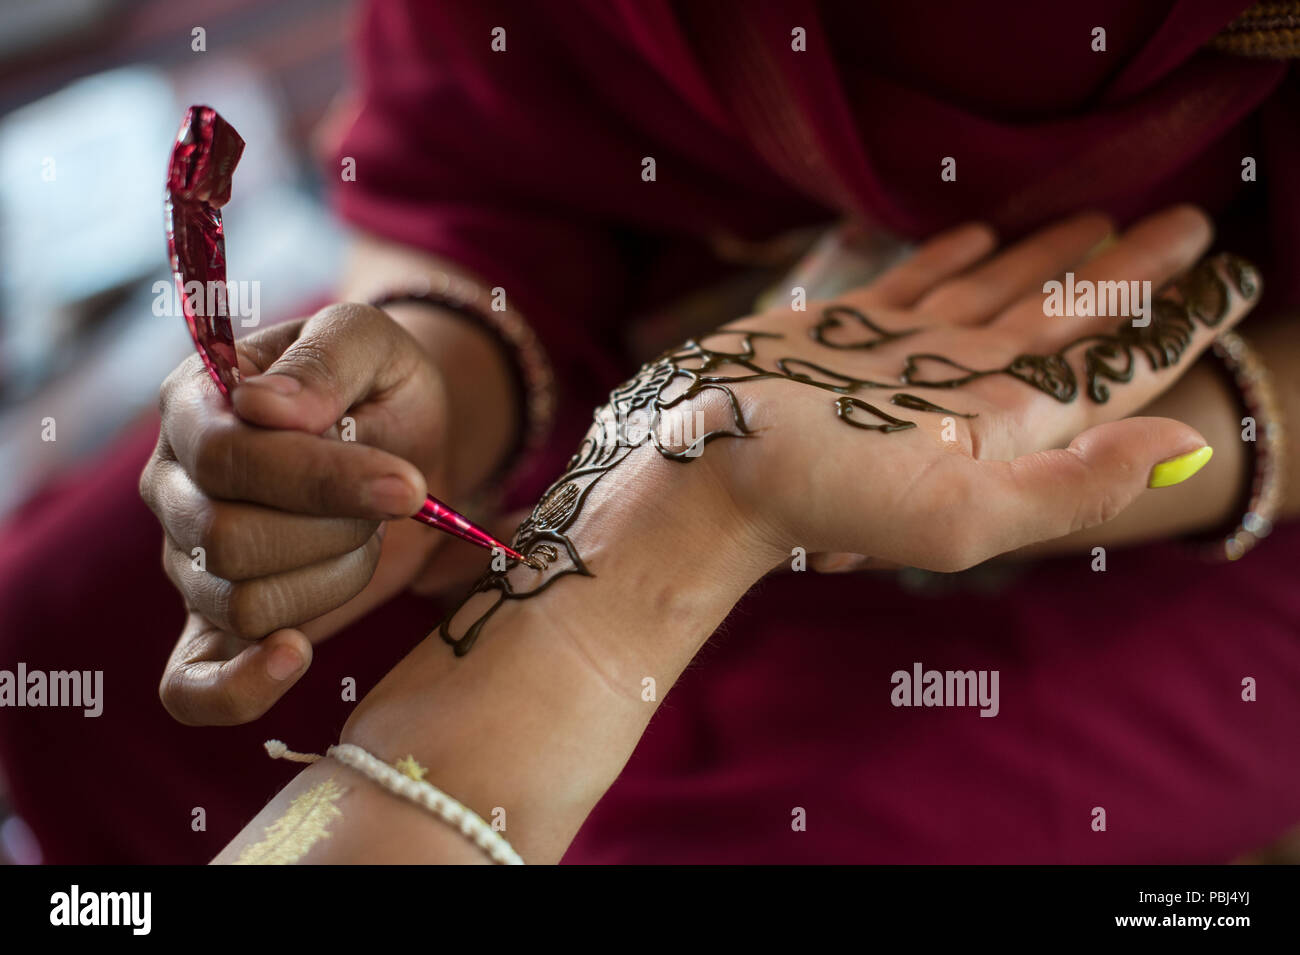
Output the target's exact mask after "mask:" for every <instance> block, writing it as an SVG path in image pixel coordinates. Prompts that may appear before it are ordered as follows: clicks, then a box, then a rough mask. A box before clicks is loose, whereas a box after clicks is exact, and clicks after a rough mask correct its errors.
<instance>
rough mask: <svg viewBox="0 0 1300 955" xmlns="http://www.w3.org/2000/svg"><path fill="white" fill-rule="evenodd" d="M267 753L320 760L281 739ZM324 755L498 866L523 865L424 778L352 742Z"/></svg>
mask: <svg viewBox="0 0 1300 955" xmlns="http://www.w3.org/2000/svg"><path fill="white" fill-rule="evenodd" d="M264 745H265V746H266V752H267V753H268V754H269V755H270V757H271V758H272V759H288V760H292V761H294V762H298V763H314V762H316V761H317V760H319V759H320V758H321V757H320V756H317V755H316V754H315V753H295V752H294V751H293V750H291V749H289V747H287V746H285V745H284V743H282V742H280V741H279V740H278V739H270V740H267V741H266V743H265V744H264ZM325 755H326V756H328V757H330V758H332V759H336V760H338V761H339V762H340V763H342V764H343V765H345V766H348V767H350V768H351V769H355V770H356V771H357V772H359V773H361V774H362V775H363V776H366V777H368V778H370V779H372V780H374V781H375V782H376V783H378V784H379V785H380V786H382V787H384V788H385V789H387V790H388V791H389V792H391V793H394V794H395V795H398V796H402V797H403V798H405V799H409V800H410V801H411V802H413V803H415V804H416V805H417V806H422V807H424V808H425V809H427V810H429V812H431V813H433V814H434V815H435V816H437V817H438V818H439V819H441V820H442V821H443V822H445V823H447V824H448V825H450V826H453V827H454V828H456V829H458V830H460V832H461V834H462V835H464V836H465V837H466V838H467V839H469V840H470V841H471V842H473V843H474V845H476V846H478V847H479V848H480V849H482V850H483V851H484V852H485V853H486V854H487V857H488V858H489V859H491V860H492V861H493V862H495V863H497V864H498V865H523V864H524V860H523V859H521V858H520V857H519V853H517V852H515V850H514V849H513V848H512V847H511V845H510V843H509V842H507V841H506V840H505V837H504V836H502V835H501V833H499V832H497V831H496V830H494V829H493V828H492V827H491V826H489V825H488V824H487V823H486V822H484V821H483V819H482V817H481V816H479V815H478V813H476V812H474V810H472V809H470V808H468V807H467V806H462V805H461V804H460V803H458V802H457V801H456V800H454V799H452V798H451V797H450V796H448V795H447V794H446V793H444V792H443V791H442V790H440V789H438V788H437V787H436V786H433V785H431V784H429V783H427V782H425V781H424V780H422V779H413V778H412V777H410V776H407V775H406V774H404V773H401V772H399V771H398V770H396V769H394V768H393V767H392V766H389V765H388V764H387V763H385V762H384V761H383V760H381V759H379V758H378V757H376V756H373V755H371V754H370V753H368V752H366V750H364V749H362V748H361V747H360V746H355V745H353V744H352V743H339V744H338V745H337V746H331V747H330V748H329V749H327V750H326V751H325Z"/></svg>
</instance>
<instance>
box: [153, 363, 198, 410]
mask: <svg viewBox="0 0 1300 955" xmlns="http://www.w3.org/2000/svg"><path fill="white" fill-rule="evenodd" d="M199 374H207V369H205V368H204V367H203V362H202V361H201V360H200V359H199V356H198V355H190V356H189V357H188V358H186V359H185V360H184V361H183V362H181V363H180V364H179V365H177V366H176V367H175V368H173V369H172V370H171V373H170V374H169V375H168V376H167V377H166V378H164V379H163V383H162V387H160V388H159V389H158V412H159V414H161V415H162V417H163V420H164V421H165V420H166V419H167V416H168V414H170V412H171V410H172V409H173V408H174V407H175V405H176V399H177V397H178V396H179V394H180V393H181V392H182V391H184V390H186V389H187V388H189V387H191V386H192V384H193V382H194V380H195V377H196V376H197V375H199Z"/></svg>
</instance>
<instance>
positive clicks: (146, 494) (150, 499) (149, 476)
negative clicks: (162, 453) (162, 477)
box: [136, 451, 158, 514]
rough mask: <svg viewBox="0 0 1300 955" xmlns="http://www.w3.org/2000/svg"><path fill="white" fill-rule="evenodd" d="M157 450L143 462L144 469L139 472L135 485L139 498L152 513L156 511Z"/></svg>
mask: <svg viewBox="0 0 1300 955" xmlns="http://www.w3.org/2000/svg"><path fill="white" fill-rule="evenodd" d="M157 486H158V452H157V451H155V452H154V453H153V455H152V456H151V457H150V458H149V460H148V461H147V462H145V466H144V470H143V471H141V472H140V481H139V483H138V484H137V486H136V490H137V491H139V494H140V499H141V500H142V501H144V503H145V505H146V506H147V507H148V508H149V510H151V511H153V512H154V514H157V513H158V490H157Z"/></svg>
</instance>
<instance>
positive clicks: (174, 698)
mask: <svg viewBox="0 0 1300 955" xmlns="http://www.w3.org/2000/svg"><path fill="white" fill-rule="evenodd" d="M158 699H159V701H160V702H161V703H162V705H163V709H165V710H166V711H167V712H168V713H169V714H170V715H171V717H172V719H174V720H176V722H178V723H183V724H185V725H186V726H193V725H195V720H194V717H193V701H192V700H191V698H190V694H189V692H188V690H187V687H186V683H185V679H184V674H183V672H182V671H181V670H180V669H179V668H178V667H174V666H171V665H168V667H167V669H166V670H164V671H163V675H162V680H160V681H159V683H158Z"/></svg>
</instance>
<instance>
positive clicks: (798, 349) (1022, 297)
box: [673, 207, 1260, 571]
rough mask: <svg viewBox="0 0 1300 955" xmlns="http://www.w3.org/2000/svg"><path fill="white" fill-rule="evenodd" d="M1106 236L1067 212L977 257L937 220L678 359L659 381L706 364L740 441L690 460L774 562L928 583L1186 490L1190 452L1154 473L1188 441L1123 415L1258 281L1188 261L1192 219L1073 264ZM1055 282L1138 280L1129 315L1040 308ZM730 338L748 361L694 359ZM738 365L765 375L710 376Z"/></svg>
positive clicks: (1159, 220)
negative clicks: (842, 286)
mask: <svg viewBox="0 0 1300 955" xmlns="http://www.w3.org/2000/svg"><path fill="white" fill-rule="evenodd" d="M1108 228H1109V226H1108V223H1107V222H1106V220H1105V219H1103V218H1101V217H1099V216H1082V217H1078V218H1075V219H1072V220H1069V221H1067V222H1065V223H1062V224H1060V225H1057V226H1054V227H1052V228H1049V229H1046V230H1044V231H1042V232H1040V233H1038V234H1036V235H1034V236H1032V237H1030V238H1028V239H1026V240H1024V241H1023V242H1021V243H1019V244H1018V245H1016V246H1014V247H1012V248H1010V249H1008V250H1006V251H1004V252H1002V253H1000V254H999V255H997V256H995V257H993V258H988V259H986V256H987V255H988V253H989V252H990V250H991V249H992V247H993V238H992V236H991V234H990V233H989V232H988V230H986V229H984V228H982V227H979V226H970V227H965V228H960V229H956V230H954V231H952V232H950V233H947V234H945V235H942V236H939V237H938V238H936V239H934V240H932V241H931V242H928V243H927V244H926V245H924V246H923V247H922V248H921V249H920V250H919V251H918V252H917V253H916V254H915V255H914V256H913V257H912V258H911V259H909V260H908V261H907V262H905V263H903V264H901V265H900V266H898V267H896V268H894V269H892V270H891V271H889V272H888V273H886V274H884V275H883V276H881V278H880V279H878V280H877V281H875V282H873V283H872V284H871V285H869V286H867V287H865V288H862V289H859V290H855V291H853V292H850V293H848V294H846V295H844V296H842V297H841V298H839V299H836V300H835V301H834V302H821V303H810V304H809V306H808V311H807V312H806V313H804V312H790V311H774V312H769V313H766V314H762V315H758V316H754V317H752V318H749V319H746V320H744V321H741V322H736V323H733V324H732V325H731V326H728V328H729V329H731V330H732V331H730V332H729V333H727V334H715V335H713V336H711V337H709V338H707V339H704V340H702V341H701V343H700V346H701V347H699V348H696V349H694V350H692V349H691V348H689V347H687V348H683V349H680V350H678V352H676V353H675V355H676V357H675V358H674V359H673V361H674V363H675V364H676V365H677V367H679V368H683V369H699V368H701V367H702V366H703V365H705V364H713V363H714V362H716V364H715V365H714V367H711V368H709V369H708V370H705V371H700V372H699V375H700V377H699V379H698V381H699V382H700V383H701V384H705V383H708V382H712V383H713V384H716V385H717V386H718V387H719V388H724V389H726V391H727V392H729V393H731V394H733V395H734V396H735V398H736V400H737V405H736V408H735V411H736V412H738V413H739V415H740V417H734V416H733V415H732V412H731V409H726V410H725V412H724V413H722V414H720V413H719V409H718V408H717V407H716V405H717V404H718V399H721V398H722V397H723V394H722V392H721V391H717V390H713V391H712V398H711V399H709V400H711V401H712V402H713V403H714V407H713V408H712V410H711V412H710V416H709V417H708V418H707V421H708V427H709V428H710V429H722V430H730V431H738V430H740V428H739V425H740V423H741V422H742V420H743V423H744V425H745V426H747V427H749V428H751V429H753V430H754V432H755V434H754V437H753V438H750V439H746V440H733V441H728V442H726V444H727V445H728V447H727V450H726V451H725V452H723V453H717V452H714V451H713V449H712V448H710V449H709V450H706V451H705V453H704V455H703V459H704V460H706V461H707V460H710V459H712V460H714V462H715V466H718V467H721V468H723V469H724V480H725V481H726V483H727V485H728V487H729V488H730V489H731V491H732V493H733V495H734V496H735V498H736V500H737V501H738V502H739V505H740V507H741V509H742V511H743V512H744V513H747V514H748V515H750V519H752V520H753V521H754V522H756V523H757V524H760V525H762V526H764V527H765V528H766V534H767V536H768V538H769V539H770V540H771V541H772V542H773V544H774V546H775V547H776V548H778V549H779V550H780V551H781V552H783V553H784V554H785V555H786V556H788V555H789V553H790V552H791V550H792V549H793V548H794V547H796V546H798V547H803V548H805V550H806V551H807V552H809V553H815V552H829V554H830V555H832V556H831V557H830V558H829V560H828V561H827V563H829V564H831V565H832V567H833V566H834V564H835V563H836V562H838V563H840V565H841V566H843V563H844V559H843V556H842V555H845V554H864V555H867V556H868V558H870V559H872V560H875V561H879V562H887V563H898V564H906V565H911V566H916V567H921V568H926V569H930V570H939V571H954V570H960V569H962V568H965V567H969V566H971V565H973V564H975V563H978V562H980V561H982V560H985V559H987V558H989V557H992V556H995V555H997V554H1000V553H1004V552H1007V551H1010V550H1013V549H1016V548H1019V547H1021V546H1024V545H1027V544H1031V543H1034V542H1037V541H1042V540H1047V539H1051V538H1055V537H1059V536H1062V535H1065V534H1068V533H1071V532H1073V531H1077V530H1080V529H1082V528H1086V527H1090V526H1094V525H1097V524H1100V523H1103V522H1105V521H1107V520H1109V519H1110V518H1112V517H1114V516H1115V515H1117V514H1118V513H1119V512H1120V511H1122V510H1123V509H1124V508H1126V507H1127V506H1128V505H1129V504H1130V503H1131V502H1132V501H1133V500H1134V499H1135V498H1136V497H1137V495H1139V494H1140V493H1142V491H1143V490H1144V489H1145V488H1147V487H1148V486H1149V485H1153V484H1154V485H1159V484H1160V483H1162V482H1172V481H1174V480H1178V481H1181V480H1183V479H1185V478H1186V477H1189V476H1190V475H1191V474H1192V473H1194V471H1195V469H1196V467H1198V466H1199V465H1202V464H1204V463H1205V461H1204V458H1205V457H1206V455H1207V454H1208V452H1200V453H1199V454H1198V455H1196V456H1194V457H1193V458H1191V459H1190V460H1185V461H1183V462H1182V463H1181V464H1180V465H1173V466H1165V465H1164V464H1163V462H1168V461H1171V460H1173V459H1177V458H1180V457H1183V456H1185V455H1188V454H1190V453H1193V452H1198V451H1199V449H1201V448H1202V447H1203V446H1204V445H1205V441H1204V440H1203V439H1202V437H1201V436H1200V434H1198V433H1197V432H1196V431H1195V430H1194V429H1192V428H1190V427H1188V426H1186V425H1184V424H1181V423H1179V422H1176V421H1173V420H1170V419H1164V418H1125V416H1126V415H1132V414H1134V413H1135V412H1137V411H1138V410H1139V409H1141V408H1142V407H1143V406H1145V405H1146V404H1148V403H1149V402H1150V401H1151V400H1152V399H1153V398H1154V397H1155V396H1156V395H1158V394H1159V393H1161V392H1162V391H1164V390H1165V389H1167V388H1168V387H1169V386H1170V385H1171V384H1172V383H1173V382H1174V381H1175V380H1176V379H1177V377H1178V376H1179V375H1180V374H1181V373H1182V372H1183V371H1184V370H1186V369H1187V368H1188V367H1189V366H1190V365H1191V363H1192V362H1193V360H1194V359H1195V357H1196V356H1197V355H1198V354H1199V353H1200V352H1201V351H1202V350H1203V349H1205V348H1206V347H1207V346H1208V345H1209V344H1210V342H1211V341H1212V339H1213V338H1214V336H1215V335H1216V334H1218V332H1220V331H1222V330H1224V329H1226V328H1228V327H1230V326H1231V325H1233V324H1234V323H1236V322H1237V321H1238V320H1239V319H1241V317H1242V316H1243V315H1245V313H1246V312H1247V311H1249V310H1250V308H1251V307H1252V306H1253V305H1254V303H1255V301H1256V300H1257V299H1258V295H1259V284H1260V283H1259V279H1258V276H1257V275H1256V273H1255V271H1254V269H1253V268H1251V267H1250V266H1248V265H1246V264H1245V263H1243V262H1242V261H1241V260H1240V259H1236V258H1233V257H1228V256H1216V257H1214V258H1212V259H1210V260H1207V261H1205V262H1203V263H1201V264H1200V265H1199V266H1196V267H1195V268H1193V266H1194V265H1195V264H1196V262H1197V260H1198V258H1199V257H1200V256H1201V255H1202V254H1203V253H1204V252H1205V250H1206V248H1207V247H1208V245H1209V244H1210V241H1211V228H1210V225H1209V222H1208V221H1207V219H1206V218H1205V216H1204V215H1203V214H1201V213H1200V212H1199V211H1197V210H1195V209H1192V208H1189V207H1178V208H1174V209H1171V210H1168V211H1166V212H1163V213H1161V214H1159V215H1156V216H1153V217H1151V218H1149V219H1147V220H1145V221H1143V222H1141V223H1138V224H1137V225H1135V226H1134V227H1133V228H1132V229H1130V230H1129V231H1128V232H1127V233H1126V234H1125V235H1123V236H1122V237H1121V238H1119V240H1118V241H1116V242H1115V243H1114V244H1112V245H1110V246H1109V247H1107V248H1105V249H1104V251H1100V252H1099V253H1098V254H1096V255H1095V256H1093V257H1091V258H1088V255H1089V253H1090V251H1091V250H1093V249H1094V248H1095V247H1096V245H1097V243H1098V241H1099V240H1101V239H1103V238H1104V237H1105V236H1106V234H1107V231H1108ZM1066 271H1072V272H1073V273H1074V280H1075V287H1076V289H1077V288H1084V287H1085V286H1083V285H1082V284H1081V283H1083V282H1085V281H1086V282H1090V283H1102V282H1111V281H1117V282H1125V283H1128V282H1133V281H1137V282H1139V283H1141V282H1143V281H1149V282H1150V283H1151V289H1152V295H1153V298H1155V299H1156V300H1155V301H1154V303H1153V305H1152V309H1151V312H1150V314H1149V315H1147V316H1146V318H1147V319H1148V320H1149V324H1147V325H1145V326H1144V327H1139V325H1140V323H1141V319H1138V322H1139V325H1135V324H1134V320H1133V319H1131V318H1128V317H1114V316H1113V315H1112V316H1110V317H1080V316H1067V315H1061V314H1059V313H1056V314H1051V315H1049V314H1046V312H1045V300H1046V298H1047V296H1046V295H1045V294H1044V292H1043V287H1044V283H1045V282H1047V281H1048V280H1052V279H1060V278H1062V277H1063V273H1065V272H1066ZM1175 280H1177V281H1176V282H1175V284H1174V285H1173V286H1169V283H1171V282H1174V281H1175ZM1095 287H1096V286H1095V285H1094V288H1095ZM1162 287H1165V290H1164V292H1163V293H1162V291H1161V290H1162ZM1102 288H1105V287H1104V286H1102ZM1138 288H1139V289H1140V288H1141V285H1140V284H1139V286H1138ZM1162 295H1164V296H1167V297H1166V298H1165V300H1164V301H1161V296H1162ZM1102 297H1105V293H1104V292H1103V296H1102ZM1180 301H1181V302H1184V303H1186V304H1187V305H1189V306H1190V309H1188V308H1185V307H1184V306H1183V305H1180V304H1177V303H1178V302H1180ZM1131 312H1132V309H1130V313H1131ZM768 335H778V336H781V337H779V338H768V337H766V336H768ZM747 347H748V348H752V349H753V351H754V352H755V354H754V356H753V357H752V358H751V359H749V360H748V363H747V364H746V363H744V362H742V363H740V364H737V363H736V362H734V361H728V360H727V359H725V358H720V359H711V357H710V356H711V355H714V354H715V353H718V352H731V353H739V352H744V351H746V349H747ZM693 351H694V354H692V352H693ZM754 373H767V374H775V376H776V379H775V380H773V379H770V378H769V379H766V380H755V381H752V382H743V381H740V382H724V381H718V380H717V379H729V378H738V377H743V376H745V375H747V374H754ZM684 383H685V381H684ZM709 395H710V391H709V390H702V391H700V393H699V398H697V399H695V400H696V401H702V400H706V396H709ZM863 429H871V430H863ZM719 450H720V449H719ZM711 452H712V453H711ZM835 569H838V568H835Z"/></svg>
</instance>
